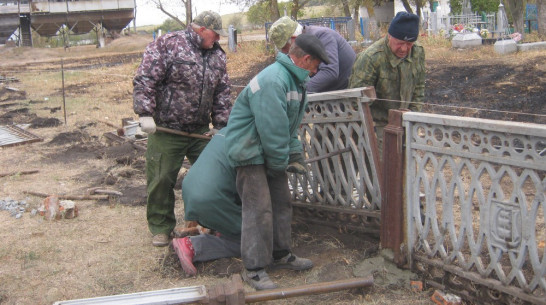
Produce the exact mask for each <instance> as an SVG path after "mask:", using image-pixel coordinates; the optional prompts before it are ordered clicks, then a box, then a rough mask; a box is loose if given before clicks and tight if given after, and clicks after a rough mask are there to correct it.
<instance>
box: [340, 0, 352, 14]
mask: <svg viewBox="0 0 546 305" xmlns="http://www.w3.org/2000/svg"><path fill="white" fill-rule="evenodd" d="M341 4H342V5H343V14H344V15H345V17H351V10H350V8H349V0H341Z"/></svg>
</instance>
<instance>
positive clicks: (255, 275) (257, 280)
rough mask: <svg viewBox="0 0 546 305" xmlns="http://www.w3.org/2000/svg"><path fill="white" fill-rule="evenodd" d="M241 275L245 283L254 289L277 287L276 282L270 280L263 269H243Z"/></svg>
mask: <svg viewBox="0 0 546 305" xmlns="http://www.w3.org/2000/svg"><path fill="white" fill-rule="evenodd" d="M242 277H243V280H244V281H245V282H247V284H249V285H250V286H252V288H254V289H256V290H265V289H275V288H278V287H279V286H277V284H275V283H273V282H272V281H271V279H270V278H269V275H267V273H266V272H265V270H264V269H260V270H257V271H249V270H246V269H245V270H244V271H243V274H242Z"/></svg>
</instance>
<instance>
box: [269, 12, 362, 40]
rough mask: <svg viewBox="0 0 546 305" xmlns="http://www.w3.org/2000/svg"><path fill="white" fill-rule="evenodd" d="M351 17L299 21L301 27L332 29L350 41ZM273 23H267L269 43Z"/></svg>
mask: <svg viewBox="0 0 546 305" xmlns="http://www.w3.org/2000/svg"><path fill="white" fill-rule="evenodd" d="M351 20H352V18H351V17H321V18H310V19H300V20H297V21H298V22H299V24H301V25H304V26H305V25H316V26H323V27H327V28H331V29H332V30H335V31H337V32H338V33H339V34H340V35H341V36H343V37H344V38H345V39H347V40H349V28H348V26H347V24H348V23H349V21H351ZM272 24H273V22H266V23H265V39H266V40H267V41H269V28H270V27H271V25H272Z"/></svg>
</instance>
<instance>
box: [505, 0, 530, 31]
mask: <svg viewBox="0 0 546 305" xmlns="http://www.w3.org/2000/svg"><path fill="white" fill-rule="evenodd" d="M505 1H506V4H508V9H509V13H510V14H511V16H512V21H513V22H514V28H515V30H516V32H519V33H521V35H524V33H525V28H524V26H523V19H524V17H523V15H524V14H525V7H526V4H527V1H526V0H505Z"/></svg>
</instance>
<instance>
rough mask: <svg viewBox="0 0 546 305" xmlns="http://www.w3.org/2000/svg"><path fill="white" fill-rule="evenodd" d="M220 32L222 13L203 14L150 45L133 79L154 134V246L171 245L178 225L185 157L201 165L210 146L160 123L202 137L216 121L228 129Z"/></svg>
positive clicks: (150, 185)
mask: <svg viewBox="0 0 546 305" xmlns="http://www.w3.org/2000/svg"><path fill="white" fill-rule="evenodd" d="M220 34H222V35H225V32H224V31H223V30H222V19H221V17H220V15H218V14H217V13H215V12H211V11H205V12H203V13H201V14H199V15H198V16H197V17H196V18H195V19H194V20H193V22H192V23H191V24H190V25H189V26H188V28H187V29H186V30H185V31H178V32H174V33H170V34H167V35H164V36H162V37H160V38H158V39H157V40H155V41H154V42H152V43H150V44H149V45H148V46H147V48H146V51H145V53H144V56H143V59H142V63H141V64H140V66H139V68H138V70H137V73H136V75H135V77H134V80H133V86H134V90H133V100H134V105H133V108H134V111H135V113H136V114H138V115H139V121H140V125H141V128H142V131H144V132H147V133H148V147H147V151H146V176H147V192H148V199H147V215H146V216H147V220H148V228H149V229H150V232H151V233H152V234H153V236H154V237H153V239H152V244H153V245H154V246H166V245H168V243H169V236H170V234H171V232H172V230H173V229H174V227H175V225H176V218H175V214H174V201H175V198H174V190H173V188H174V185H175V183H176V179H177V175H178V172H179V171H180V168H181V166H182V162H183V160H184V158H185V157H187V158H188V160H189V161H190V163H193V162H195V160H197V157H198V156H199V154H200V153H201V151H202V150H203V149H204V147H205V146H206V145H207V142H208V141H207V140H206V139H198V138H191V137H184V136H180V135H174V134H171V133H165V132H155V131H156V124H157V126H161V127H166V128H169V129H174V130H179V131H185V132H189V133H199V134H210V133H211V131H210V130H209V124H210V123H211V122H212V125H213V127H214V129H221V128H222V127H224V126H226V124H227V121H228V117H229V113H230V111H231V107H232V104H231V101H230V82H229V78H228V75H227V70H226V54H225V52H224V50H222V48H221V47H220V45H219V44H218V40H219V39H220Z"/></svg>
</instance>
